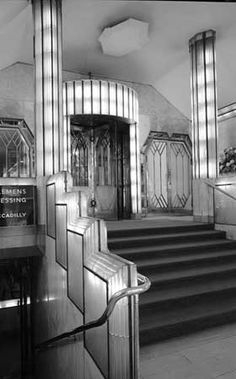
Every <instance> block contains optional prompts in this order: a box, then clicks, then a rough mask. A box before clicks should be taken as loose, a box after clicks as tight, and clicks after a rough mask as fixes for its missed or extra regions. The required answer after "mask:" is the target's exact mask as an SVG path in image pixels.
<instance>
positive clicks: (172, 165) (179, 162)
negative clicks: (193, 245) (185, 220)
mask: <svg viewBox="0 0 236 379" xmlns="http://www.w3.org/2000/svg"><path fill="white" fill-rule="evenodd" d="M153 134H154V132H153ZM156 134H158V133H156ZM165 134H166V133H165ZM153 137H156V136H155V135H154V136H153V135H151V136H150V137H149V140H148V142H147V145H146V147H145V156H146V163H145V164H146V175H147V178H146V183H147V189H146V191H147V198H148V207H149V209H153V210H155V209H166V210H168V209H169V210H171V209H176V208H177V209H181V208H182V209H183V208H185V207H186V206H187V205H188V207H189V206H190V207H191V202H190V205H189V200H190V199H191V191H192V189H191V180H192V178H191V152H190V149H189V146H186V143H185V140H184V138H186V136H184V137H182V141H181V140H180V139H181V138H180V137H181V136H178V135H177V134H175V135H174V136H172V137H169V136H168V135H167V134H166V135H165V136H164V138H161V136H160V137H159V138H153ZM172 138H173V139H179V141H178V140H177V141H176V140H171V139H172Z"/></svg>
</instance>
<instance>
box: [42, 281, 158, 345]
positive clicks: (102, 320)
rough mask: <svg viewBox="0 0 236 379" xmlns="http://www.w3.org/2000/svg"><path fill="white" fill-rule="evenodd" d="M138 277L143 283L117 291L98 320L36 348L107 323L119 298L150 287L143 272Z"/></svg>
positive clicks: (135, 293)
mask: <svg viewBox="0 0 236 379" xmlns="http://www.w3.org/2000/svg"><path fill="white" fill-rule="evenodd" d="M137 279H138V281H139V282H141V283H142V284H141V285H138V286H135V287H127V288H124V289H122V290H120V291H117V292H115V293H114V294H113V295H112V296H111V298H110V300H109V301H108V304H107V307H106V309H105V311H104V312H103V314H102V315H101V316H100V317H99V318H98V319H97V320H94V321H90V322H88V323H87V324H84V325H81V326H79V327H77V328H75V329H73V330H71V331H69V332H65V333H62V334H59V335H58V336H56V337H53V338H50V339H48V340H46V341H44V342H42V343H40V344H38V345H36V346H35V349H36V350H38V351H40V350H44V349H46V348H51V347H54V346H56V345H55V344H56V342H59V341H61V340H64V339H66V338H70V337H73V336H75V335H76V334H78V333H81V332H84V331H85V330H88V329H92V328H96V327H98V326H101V325H103V324H105V322H106V321H107V320H108V318H109V317H110V315H111V313H112V311H113V309H114V307H115V305H116V303H117V302H118V301H119V300H121V299H123V298H124V297H126V296H133V295H140V294H142V293H144V292H146V291H147V290H148V289H149V288H150V286H151V282H150V280H149V279H148V278H147V277H146V276H144V275H141V274H137Z"/></svg>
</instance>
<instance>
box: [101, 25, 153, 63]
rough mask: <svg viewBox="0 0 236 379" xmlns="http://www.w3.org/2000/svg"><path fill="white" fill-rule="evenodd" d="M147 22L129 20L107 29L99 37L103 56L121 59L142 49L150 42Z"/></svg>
mask: <svg viewBox="0 0 236 379" xmlns="http://www.w3.org/2000/svg"><path fill="white" fill-rule="evenodd" d="M148 26H149V24H148V23H147V22H143V21H139V20H135V19H133V18H129V19H127V20H126V21H123V22H121V23H119V24H117V25H114V26H112V27H107V28H105V29H104V30H103V32H102V34H101V35H100V36H99V38H98V41H99V42H100V43H101V45H102V51H103V54H107V55H113V56H115V57H121V56H123V55H126V54H128V53H131V52H132V51H135V50H139V49H141V48H142V47H143V46H144V45H145V44H146V43H147V42H148V41H149V36H148Z"/></svg>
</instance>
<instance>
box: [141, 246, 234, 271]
mask: <svg viewBox="0 0 236 379" xmlns="http://www.w3.org/2000/svg"><path fill="white" fill-rule="evenodd" d="M233 256H235V258H236V251H234V250H219V251H215V252H204V253H197V254H196V253H195V254H194V253H189V254H187V255H186V254H185V255H183V256H181V255H180V256H171V257H170V256H167V257H163V256H161V257H155V258H150V259H136V260H135V263H136V265H137V266H138V267H142V268H145V267H150V266H162V265H163V266H164V265H167V264H171V263H177V262H197V261H202V260H204V259H211V258H212V259H214V258H218V257H220V258H221V257H224V258H227V257H233Z"/></svg>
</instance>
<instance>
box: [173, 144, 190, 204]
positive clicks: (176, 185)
mask: <svg viewBox="0 0 236 379" xmlns="http://www.w3.org/2000/svg"><path fill="white" fill-rule="evenodd" d="M170 157H171V159H170V165H171V207H172V208H184V207H185V205H186V203H187V201H188V198H189V196H190V194H191V164H190V155H189V152H188V150H187V149H186V147H185V145H184V144H183V143H181V142H173V143H170Z"/></svg>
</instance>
